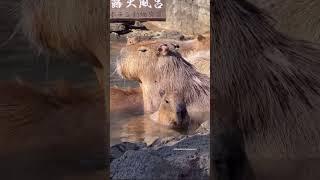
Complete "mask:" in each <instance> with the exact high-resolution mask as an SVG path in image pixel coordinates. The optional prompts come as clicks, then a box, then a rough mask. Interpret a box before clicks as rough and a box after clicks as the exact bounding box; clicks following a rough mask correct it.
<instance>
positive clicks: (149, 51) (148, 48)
mask: <svg viewBox="0 0 320 180" xmlns="http://www.w3.org/2000/svg"><path fill="white" fill-rule="evenodd" d="M173 50H174V47H173V46H172V45H170V44H166V43H162V42H157V41H144V42H138V43H135V44H131V45H127V46H126V47H124V48H122V49H121V52H120V57H119V59H118V61H117V71H118V73H119V74H120V75H121V76H122V77H124V78H126V79H130V80H136V81H139V82H141V78H143V77H150V76H155V75H156V74H155V73H157V70H156V69H155V68H157V67H160V66H161V64H163V63H167V60H165V59H164V58H163V57H169V56H172V55H174V54H173V53H175V52H174V51H173ZM175 55H179V54H175Z"/></svg>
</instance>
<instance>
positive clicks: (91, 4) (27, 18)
mask: <svg viewBox="0 0 320 180" xmlns="http://www.w3.org/2000/svg"><path fill="white" fill-rule="evenodd" d="M108 7H109V3H107V2H106V1H104V0H91V1H86V0H69V1H62V0H58V1H51V0H23V1H22V2H21V4H20V22H19V26H18V27H21V29H22V32H23V33H24V34H25V36H26V37H27V38H28V39H29V41H30V42H31V43H32V44H33V45H34V46H35V47H36V48H37V49H38V50H39V51H45V52H49V53H57V52H58V53H60V54H63V55H72V54H76V55H81V56H82V57H86V62H87V63H89V64H91V65H92V67H93V69H94V70H95V72H96V74H97V78H98V80H99V82H100V84H101V86H102V87H103V88H104V87H105V83H106V82H107V79H106V77H107V76H106V75H107V73H106V70H107V68H106V66H107V65H109V57H108V56H107V51H106V49H108V47H109V45H108V43H107V42H108V40H107V38H108V36H106V24H107V23H108V22H107V17H106V14H107V10H108Z"/></svg>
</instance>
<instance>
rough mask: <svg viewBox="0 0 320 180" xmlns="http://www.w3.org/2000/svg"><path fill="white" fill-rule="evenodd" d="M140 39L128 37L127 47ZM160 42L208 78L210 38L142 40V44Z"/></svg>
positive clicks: (140, 40)
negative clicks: (168, 45) (167, 45)
mask: <svg viewBox="0 0 320 180" xmlns="http://www.w3.org/2000/svg"><path fill="white" fill-rule="evenodd" d="M142 41H143V40H142V39H141V37H130V38H128V39H127V45H134V44H136V43H139V42H142ZM148 41H149V42H153V41H156V42H161V43H165V44H170V45H172V46H173V47H174V48H175V49H176V50H177V51H178V52H179V53H181V54H182V56H183V57H184V58H185V60H187V61H188V62H190V63H191V64H192V65H194V66H195V68H196V69H197V70H198V71H199V72H201V73H203V74H206V75H207V76H210V36H209V35H197V36H196V38H195V39H192V40H187V41H177V40H172V39H159V40H144V42H148Z"/></svg>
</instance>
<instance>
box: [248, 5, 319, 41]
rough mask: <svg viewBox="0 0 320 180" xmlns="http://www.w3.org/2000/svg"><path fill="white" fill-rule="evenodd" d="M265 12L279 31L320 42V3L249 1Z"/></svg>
mask: <svg viewBox="0 0 320 180" xmlns="http://www.w3.org/2000/svg"><path fill="white" fill-rule="evenodd" d="M249 2H251V3H253V4H254V5H256V6H257V7H259V8H261V9H263V10H265V11H266V12H267V13H268V14H269V15H270V16H271V17H272V18H273V20H272V21H271V23H272V24H273V25H274V26H275V27H276V29H278V30H279V31H281V32H283V33H285V34H288V35H290V36H292V37H295V38H299V39H303V40H308V41H312V42H317V43H319V42H320V23H319V21H320V1H318V0H303V1H301V0H249Z"/></svg>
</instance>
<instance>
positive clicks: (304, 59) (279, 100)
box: [211, 0, 320, 180]
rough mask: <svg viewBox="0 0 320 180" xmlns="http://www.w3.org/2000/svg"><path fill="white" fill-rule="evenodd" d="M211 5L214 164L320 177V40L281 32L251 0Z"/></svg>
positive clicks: (239, 170)
mask: <svg viewBox="0 0 320 180" xmlns="http://www.w3.org/2000/svg"><path fill="white" fill-rule="evenodd" d="M301 2H302V1H301ZM211 8H212V11H211V12H212V15H213V17H212V18H211V23H212V29H211V32H212V36H213V37H212V39H213V40H214V41H213V42H212V47H213V49H212V50H213V52H214V53H213V54H212V58H213V59H212V61H211V62H212V67H213V71H212V75H211V78H212V80H213V82H212V89H213V92H214V94H213V95H214V112H213V113H214V116H213V118H214V119H213V125H212V126H211V127H212V131H213V132H214V133H213V135H214V137H213V138H212V140H213V145H212V146H211V147H213V149H212V152H213V154H212V156H211V157H212V159H213V160H214V161H213V165H212V167H213V169H214V171H212V172H213V173H214V174H215V175H216V176H217V177H218V179H228V178H230V179H253V178H254V179H259V180H264V179H277V180H280V179H294V180H306V179H307V180H311V179H319V178H320V171H319V164H320V121H319V117H320V46H319V45H318V44H313V43H311V42H306V41H302V40H295V39H292V38H290V37H289V36H287V35H285V34H282V33H280V32H278V31H277V30H276V29H275V28H274V27H273V26H272V24H270V23H269V21H268V16H267V15H266V14H265V13H264V12H262V11H261V10H259V9H258V8H256V7H255V6H253V5H252V4H250V3H248V2H247V1H245V0H223V1H222V0H214V1H213V3H212V4H211ZM250 166H251V167H250ZM247 175H249V176H250V177H246V176H247Z"/></svg>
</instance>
